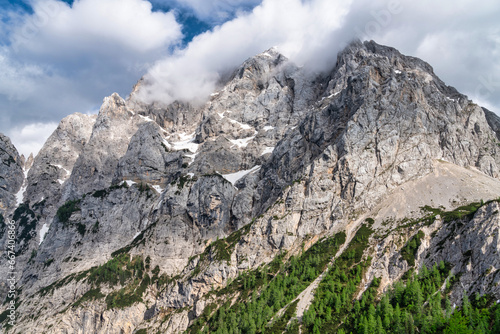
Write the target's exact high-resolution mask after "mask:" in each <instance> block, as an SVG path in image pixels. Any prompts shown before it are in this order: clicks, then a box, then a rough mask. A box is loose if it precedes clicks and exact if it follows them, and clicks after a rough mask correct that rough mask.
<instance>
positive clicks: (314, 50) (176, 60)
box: [139, 0, 349, 103]
mask: <svg viewBox="0 0 500 334" xmlns="http://www.w3.org/2000/svg"><path fill="white" fill-rule="evenodd" d="M284 8H286V10H284ZM348 10H349V1H342V2H341V1H330V0H316V1H308V2H303V1H301V0H264V1H263V3H262V4H261V5H259V6H257V7H255V8H254V9H253V11H252V12H250V13H241V14H240V15H239V16H238V17H236V18H235V19H234V20H231V21H228V22H226V23H224V24H223V25H221V26H218V27H216V28H215V29H213V30H212V31H209V32H206V33H204V34H202V35H199V36H197V37H196V38H194V40H193V41H192V42H191V43H190V44H189V45H188V46H187V47H186V48H184V49H182V50H177V51H176V52H175V53H174V54H173V55H171V56H169V57H167V58H166V59H164V60H162V61H159V62H158V63H157V64H155V66H153V67H152V68H151V69H150V70H149V72H148V74H147V75H146V76H145V79H146V82H148V83H149V85H145V86H144V87H143V89H142V90H141V91H140V94H139V96H140V98H143V99H144V100H146V101H148V102H152V101H162V102H165V103H169V102H172V101H173V100H175V99H180V100H190V101H192V100H195V101H196V100H198V101H200V100H203V99H204V98H206V96H208V95H209V94H210V93H211V92H213V90H214V88H215V84H216V82H217V80H218V78H219V77H220V74H221V73H224V72H226V71H228V70H230V69H231V68H234V67H236V66H237V65H239V64H241V63H242V62H243V61H244V60H245V59H246V58H248V57H250V56H252V55H254V54H257V53H260V52H262V51H264V50H266V49H268V48H270V47H272V46H276V47H277V48H278V49H279V50H280V51H281V52H282V53H284V54H285V55H286V56H288V57H290V58H292V59H293V60H295V61H297V62H298V63H305V62H309V61H310V60H311V59H312V58H314V59H315V61H314V63H315V64H322V65H323V64H325V63H331V59H332V58H333V59H334V58H335V57H336V54H335V53H332V52H328V53H325V52H323V51H327V50H328V49H330V48H334V49H335V50H338V44H339V42H340V41H339V40H336V41H334V40H332V39H330V38H329V37H330V35H331V34H332V33H333V32H334V31H336V30H337V29H339V28H340V27H341V26H342V24H343V18H344V17H345V15H346V14H347V13H348ZM332 42H333V43H335V45H332ZM311 63H312V62H311Z"/></svg>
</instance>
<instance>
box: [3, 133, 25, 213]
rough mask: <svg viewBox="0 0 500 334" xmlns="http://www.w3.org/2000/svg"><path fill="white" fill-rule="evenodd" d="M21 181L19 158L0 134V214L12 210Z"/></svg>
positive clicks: (13, 148) (21, 171) (9, 143)
mask: <svg viewBox="0 0 500 334" xmlns="http://www.w3.org/2000/svg"><path fill="white" fill-rule="evenodd" d="M23 181H24V174H23V165H22V163H21V157H20V156H19V153H18V152H17V150H16V148H15V147H14V145H12V143H11V142H10V139H9V138H8V137H6V136H4V135H3V134H1V133H0V214H2V215H6V214H8V213H10V212H12V210H14V208H15V206H16V203H17V199H16V194H17V193H18V192H19V190H21V186H22V185H23ZM20 195H21V194H20ZM21 196H22V195H21Z"/></svg>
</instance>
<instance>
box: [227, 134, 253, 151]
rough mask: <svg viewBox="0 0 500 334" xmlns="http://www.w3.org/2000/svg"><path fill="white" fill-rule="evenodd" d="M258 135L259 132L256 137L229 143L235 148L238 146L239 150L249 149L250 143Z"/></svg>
mask: <svg viewBox="0 0 500 334" xmlns="http://www.w3.org/2000/svg"><path fill="white" fill-rule="evenodd" d="M256 135H257V131H255V133H254V135H253V136H252V137H247V138H242V139H229V141H230V142H231V143H232V144H233V146H231V147H234V146H238V147H239V148H245V147H247V145H248V143H250V142H251V141H252V140H254V139H255V136H256Z"/></svg>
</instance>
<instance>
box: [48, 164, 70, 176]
mask: <svg viewBox="0 0 500 334" xmlns="http://www.w3.org/2000/svg"><path fill="white" fill-rule="evenodd" d="M52 166H54V167H57V168H59V169H62V170H63V171H65V172H66V174H67V175H70V174H71V172H70V171H69V170H67V169H66V168H64V167H63V166H62V165H52Z"/></svg>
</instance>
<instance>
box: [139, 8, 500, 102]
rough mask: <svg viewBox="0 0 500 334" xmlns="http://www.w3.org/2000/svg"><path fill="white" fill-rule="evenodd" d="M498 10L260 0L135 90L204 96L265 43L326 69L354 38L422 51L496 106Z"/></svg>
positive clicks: (156, 97)
mask: <svg viewBox="0 0 500 334" xmlns="http://www.w3.org/2000/svg"><path fill="white" fill-rule="evenodd" d="M186 1H188V0H186ZM189 1H191V0H189ZM192 1H195V0H192ZM499 15H500V3H498V1H495V0H485V1H483V2H481V5H480V6H479V5H477V3H476V2H475V1H472V0H459V1H442V2H439V3H436V2H435V1H430V0H423V1H419V2H409V1H404V0H387V1H368V0H350V1H340V0H337V1H332V0H308V1H300V0H288V1H287V0H264V1H263V2H262V3H261V4H260V5H258V6H256V7H255V8H254V9H253V10H252V11H251V12H246V13H240V14H239V15H237V16H236V17H235V18H234V19H232V20H230V21H228V22H226V23H224V24H222V25H220V26H218V27H216V28H215V29H213V30H212V31H210V32H207V33H204V34H202V35H199V36H197V37H196V38H195V39H194V40H193V41H192V42H191V43H190V44H189V45H188V46H187V47H186V48H184V49H179V50H177V51H176V52H174V53H173V54H172V55H169V56H168V57H166V58H165V59H163V60H161V61H159V62H157V63H156V64H155V66H153V67H152V68H151V69H150V70H149V72H148V74H147V75H146V79H147V81H148V82H149V83H151V85H149V86H148V85H146V86H145V87H144V88H143V90H142V91H141V94H140V97H142V98H143V99H145V100H146V101H149V102H151V101H163V102H166V103H168V102H171V101H173V100H175V99H181V100H193V99H195V100H199V101H203V100H204V99H205V98H206V97H207V96H208V95H209V94H210V93H211V92H212V91H213V89H214V88H215V83H216V82H217V79H218V78H219V76H220V75H221V73H224V72H225V71H228V70H229V69H232V68H234V67H236V66H238V65H239V64H240V63H241V62H242V61H244V60H245V59H246V58H248V57H251V56H252V55H254V54H256V53H259V52H262V51H264V50H266V49H267V48H269V47H271V46H277V48H278V50H279V51H280V52H282V53H283V54H284V55H285V56H287V57H289V58H290V59H291V60H292V61H294V62H296V63H298V64H299V65H304V66H307V67H309V68H310V69H311V70H312V71H321V70H325V69H329V68H331V67H333V66H334V62H335V59H336V54H337V52H338V51H339V50H341V49H342V48H343V47H344V46H345V45H346V44H347V43H348V42H349V41H350V40H351V39H353V38H359V39H362V40H370V39H373V40H375V41H377V42H379V43H382V44H387V45H391V46H394V47H396V48H398V49H399V50H400V51H401V52H403V53H405V54H409V55H413V56H418V57H421V58H422V59H424V60H426V61H428V62H429V63H430V64H431V65H432V66H433V67H434V68H435V71H436V73H437V74H438V75H440V76H441V77H442V79H444V80H445V81H446V82H447V83H448V84H449V85H452V86H455V87H457V88H458V89H459V90H460V91H461V92H463V93H466V94H468V95H469V97H472V98H474V97H477V96H478V95H479V98H480V99H481V100H482V101H485V102H486V103H488V104H489V105H490V106H492V105H493V106H497V108H496V110H498V111H500V108H499V107H500V94H499V93H500V67H499V65H500V57H498V53H499V48H500V40H499V38H498V36H500V30H499V29H500V24H499V23H498V19H497V18H498V17H499ZM494 109H495V108H494Z"/></svg>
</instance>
